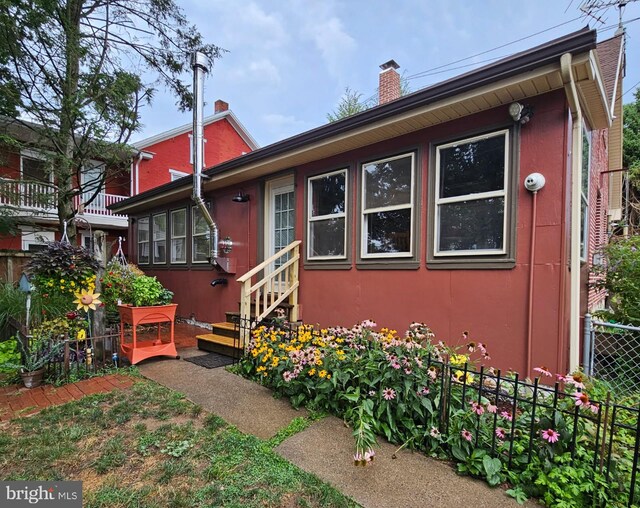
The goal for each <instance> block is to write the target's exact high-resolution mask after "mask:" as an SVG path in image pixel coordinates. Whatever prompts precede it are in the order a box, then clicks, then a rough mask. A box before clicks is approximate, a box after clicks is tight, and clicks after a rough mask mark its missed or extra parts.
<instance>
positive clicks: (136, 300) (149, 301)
mask: <svg viewBox="0 0 640 508" xmlns="http://www.w3.org/2000/svg"><path fill="white" fill-rule="evenodd" d="M172 298H173V293H172V292H171V291H169V290H168V289H165V288H164V287H163V286H162V284H161V283H160V281H159V280H158V279H156V278H155V277H149V276H148V275H141V276H139V277H136V278H135V279H134V280H133V282H132V284H131V303H132V304H133V305H134V306H135V307H148V306H151V305H166V304H168V303H171V300H172Z"/></svg>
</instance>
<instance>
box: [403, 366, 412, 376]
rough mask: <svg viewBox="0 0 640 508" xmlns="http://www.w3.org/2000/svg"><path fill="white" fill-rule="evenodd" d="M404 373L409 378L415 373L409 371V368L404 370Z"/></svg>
mask: <svg viewBox="0 0 640 508" xmlns="http://www.w3.org/2000/svg"><path fill="white" fill-rule="evenodd" d="M404 373H405V374H406V375H407V376H410V375H411V374H413V371H412V370H411V369H409V368H405V369H404Z"/></svg>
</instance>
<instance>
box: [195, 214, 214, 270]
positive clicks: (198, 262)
mask: <svg viewBox="0 0 640 508" xmlns="http://www.w3.org/2000/svg"><path fill="white" fill-rule="evenodd" d="M196 213H201V212H200V209H199V208H198V207H197V206H194V207H192V208H191V263H193V264H198V265H199V264H205V263H208V262H209V260H208V259H203V260H196V259H195V256H196V249H195V241H194V240H195V238H196V237H200V236H204V237H207V238H208V237H209V234H210V233H209V229H207V230H206V231H205V232H204V233H198V234H196V233H195V227H196V221H195V215H196ZM209 241H210V240H209Z"/></svg>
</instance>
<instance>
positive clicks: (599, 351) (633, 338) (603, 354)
mask: <svg viewBox="0 0 640 508" xmlns="http://www.w3.org/2000/svg"><path fill="white" fill-rule="evenodd" d="M586 320H587V322H586V332H587V333H586V336H585V351H584V356H585V358H584V369H585V371H586V373H587V374H589V375H591V376H593V377H596V378H598V379H601V380H604V381H607V382H608V383H609V384H610V385H611V387H612V389H613V391H614V392H615V393H617V394H619V395H629V394H633V393H640V370H639V369H638V365H640V328H638V327H634V326H626V325H621V324H617V323H605V322H602V321H597V320H591V318H590V316H589V315H587V316H586Z"/></svg>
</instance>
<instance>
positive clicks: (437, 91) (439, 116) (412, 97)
mask: <svg viewBox="0 0 640 508" xmlns="http://www.w3.org/2000/svg"><path fill="white" fill-rule="evenodd" d="M595 48H596V32H595V30H589V29H588V27H585V28H583V29H581V30H578V31H576V32H573V33H571V34H568V35H566V36H564V37H560V38H558V39H555V40H553V41H550V42H547V43H545V44H542V45H540V46H537V47H535V48H532V49H529V50H527V51H523V52H520V53H517V54H514V55H512V56H510V57H507V58H504V59H502V60H499V61H497V62H495V63H492V64H490V65H487V66H484V67H481V68H479V69H475V70H473V71H470V72H467V73H465V74H461V75H459V76H456V77H454V78H451V79H448V80H446V81H442V82H440V83H437V84H435V85H432V86H430V87H427V88H424V89H421V90H418V91H417V92H414V93H412V94H409V95H406V96H404V97H401V98H399V99H397V100H395V101H392V102H389V103H386V104H383V105H379V106H376V107H373V108H371V109H369V110H366V111H363V112H361V113H358V114H356V115H353V116H350V117H347V118H344V119H342V120H339V121H337V122H333V123H329V124H326V125H323V126H321V127H317V128H315V129H312V130H309V131H306V132H303V133H301V134H298V135H295V136H293V137H290V138H287V139H285V140H282V141H279V142H276V143H273V144H271V145H268V146H266V147H263V148H260V149H258V150H255V151H253V152H250V153H248V154H246V155H243V156H241V157H238V158H236V159H232V160H230V161H227V162H223V163H221V164H218V165H217V166H214V167H211V168H209V169H208V170H206V171H205V172H204V173H205V175H207V177H208V178H207V179H206V181H205V182H204V183H203V185H204V190H205V191H207V190H212V189H216V188H221V187H225V186H228V185H232V184H237V183H240V182H243V181H245V180H247V179H249V178H256V177H261V176H265V175H268V174H270V173H274V172H277V171H280V170H284V169H287V168H291V167H294V166H296V165H300V164H304V163H307V162H311V161H313V160H317V159H319V158H325V157H330V156H332V155H336V154H339V153H343V152H346V151H349V150H353V149H355V148H359V147H362V146H367V145H370V144H373V143H376V142H378V141H382V140H385V139H389V138H393V137H397V136H401V135H403V134H407V133H409V132H413V131H416V130H419V129H423V128H426V127H429V126H432V125H437V124H439V123H444V122H447V121H450V120H453V119H455V118H461V117H464V116H467V115H471V114H473V113H476V112H479V111H484V110H488V109H492V108H494V107H497V106H500V105H503V104H505V105H506V104H510V103H511V102H513V101H517V100H522V99H525V98H526V97H531V96H534V95H539V94H542V93H546V92H550V91H552V90H557V89H560V88H563V86H564V82H563V80H562V76H561V72H560V57H561V56H562V55H563V54H565V53H571V54H572V55H573V59H572V66H573V70H574V73H575V75H576V76H577V77H576V81H577V86H578V89H579V90H580V92H581V93H582V95H583V96H585V97H587V96H588V97H594V98H595V100H593V99H592V100H590V101H587V102H588V104H587V105H586V107H585V113H586V115H587V116H588V117H589V119H590V121H591V122H590V123H591V124H592V125H594V126H595V127H598V126H600V127H602V126H606V125H607V124H608V123H609V122H610V113H609V111H608V109H607V108H606V102H607V101H606V99H605V97H604V93H605V92H604V88H603V87H602V84H601V81H602V79H601V74H600V70H599V68H598V65H597V58H596V57H595V53H594V50H595ZM191 184H192V177H188V178H187V177H185V178H182V179H180V180H177V181H175V182H172V183H169V184H165V185H163V186H161V187H157V188H155V189H152V190H149V191H147V192H144V193H142V194H139V195H138V196H135V197H133V198H130V199H127V200H125V201H122V202H120V203H118V204H117V205H114V209H117V210H119V211H123V212H125V213H126V212H135V211H137V210H145V209H147V208H149V207H151V206H156V205H160V204H162V203H166V202H170V201H172V200H174V199H180V198H186V197H188V196H189V193H190V191H191Z"/></svg>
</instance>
